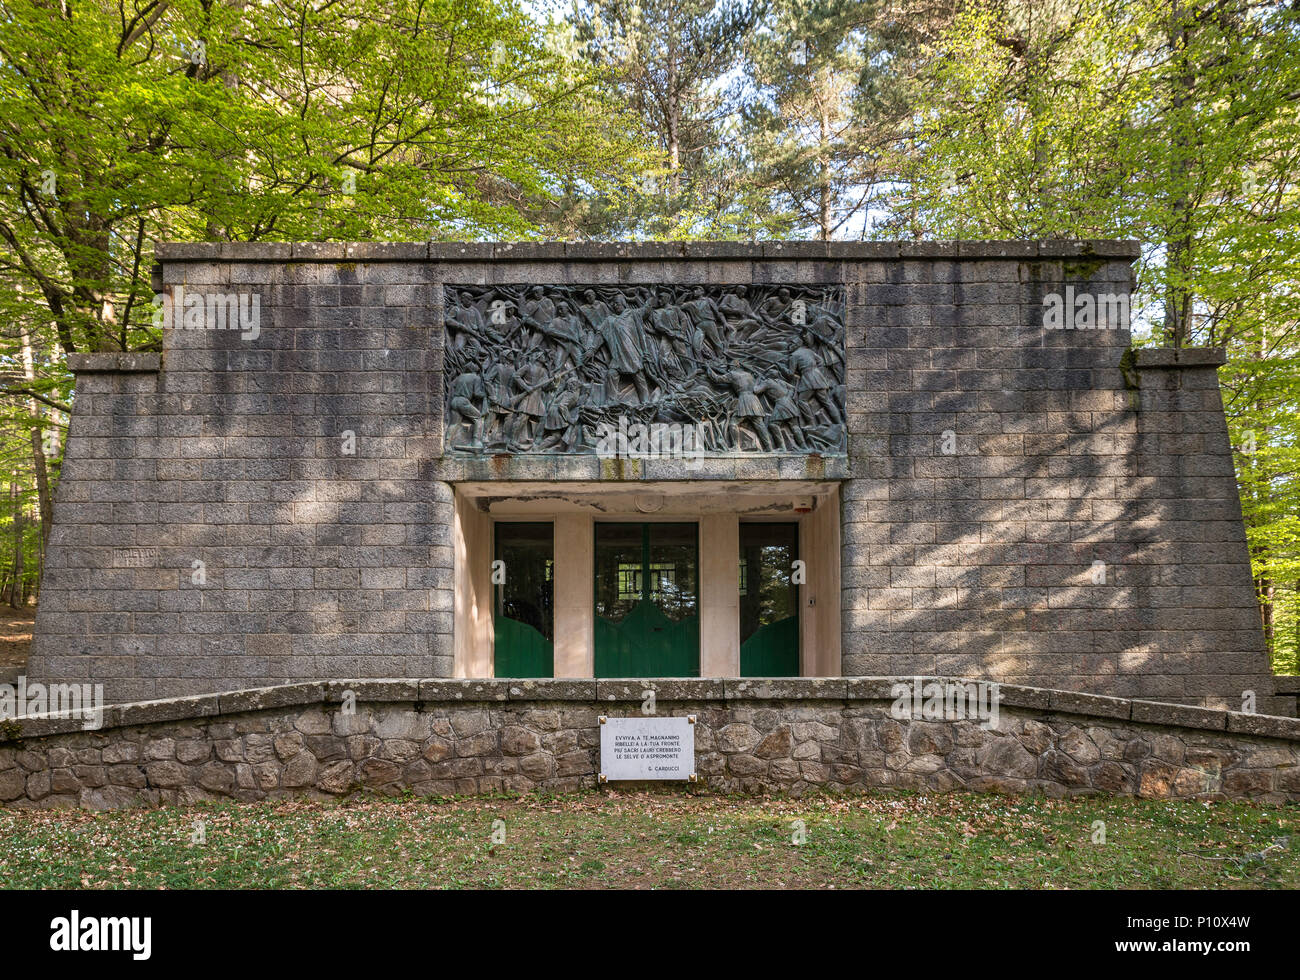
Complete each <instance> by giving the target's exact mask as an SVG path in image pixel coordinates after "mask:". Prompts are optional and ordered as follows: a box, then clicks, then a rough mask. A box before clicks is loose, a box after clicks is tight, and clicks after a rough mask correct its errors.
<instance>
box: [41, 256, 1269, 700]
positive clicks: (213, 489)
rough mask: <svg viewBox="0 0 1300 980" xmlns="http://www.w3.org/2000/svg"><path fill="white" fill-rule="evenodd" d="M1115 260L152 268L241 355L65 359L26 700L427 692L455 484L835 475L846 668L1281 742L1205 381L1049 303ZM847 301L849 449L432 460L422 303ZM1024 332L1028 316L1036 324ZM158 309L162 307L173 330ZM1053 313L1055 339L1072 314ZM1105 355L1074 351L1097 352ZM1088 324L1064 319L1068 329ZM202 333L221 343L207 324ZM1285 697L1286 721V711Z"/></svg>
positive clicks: (1202, 355)
mask: <svg viewBox="0 0 1300 980" xmlns="http://www.w3.org/2000/svg"><path fill="white" fill-rule="evenodd" d="M1136 254H1137V252H1136V247H1135V246H1134V245H1133V244H1132V243H1115V242H1109V243H1106V242H1102V243H1069V242H1061V243H955V244H938V243H932V244H920V245H911V246H909V245H902V246H900V245H896V244H895V245H885V244H839V243H831V244H829V245H827V244H820V243H770V244H764V245H730V244H724V243H703V244H689V245H680V244H679V245H619V246H615V245H590V244H579V245H533V244H522V245H507V244H497V245H492V244H481V245H467V244H450V245H444V244H437V243H432V244H413V245H405V244H393V245H311V244H308V245H299V244H294V245H287V244H285V245H230V244H221V245H217V244H194V245H186V244H172V245H160V246H159V247H158V252H157V258H158V260H159V267H158V270H157V275H156V282H155V288H157V289H158V290H159V291H160V292H165V294H166V295H167V296H168V297H170V298H171V299H172V300H176V299H178V297H177V294H176V292H175V290H176V287H180V288H181V289H182V290H184V291H187V292H188V293H189V295H190V296H191V298H193V297H194V296H211V295H212V294H216V293H220V294H222V295H223V296H225V297H229V296H232V295H233V296H235V297H236V301H235V304H234V305H233V306H231V307H230V308H228V310H227V312H229V310H230V309H233V310H236V311H238V310H239V309H241V307H240V306H239V303H240V301H241V300H240V298H241V297H242V302H243V306H242V309H243V310H244V311H245V312H250V311H251V308H252V307H251V302H252V300H253V298H254V297H256V302H257V304H258V305H257V306H256V310H257V316H258V322H257V325H256V327H255V328H254V329H247V328H245V327H242V326H241V328H240V329H232V328H231V327H230V324H229V323H228V322H226V323H222V324H215V325H214V323H213V321H212V312H213V311H212V310H211V309H210V308H209V309H205V311H204V314H203V315H204V316H206V317H207V319H206V320H205V321H204V327H205V328H204V329H193V328H186V326H185V323H184V321H183V318H182V320H181V321H180V322H179V326H178V327H177V326H171V325H169V326H168V328H167V329H166V330H165V331H164V336H163V345H162V353H161V354H160V355H81V356H76V357H73V358H72V359H71V363H72V366H73V368H74V370H76V371H77V393H76V404H75V411H74V414H73V419H72V426H71V431H70V437H69V442H68V446H67V455H66V460H65V463H64V469H63V478H62V481H61V483H60V486H59V489H58V495H57V498H56V504H55V527H54V530H53V533H52V536H51V541H50V549H49V558H48V562H47V568H46V571H45V579H44V582H43V586H42V599H41V607H40V613H39V617H38V622H37V628H36V637H35V640H34V644H33V651H32V658H31V663H30V666H29V670H28V673H29V675H31V676H32V677H33V678H35V679H37V680H43V681H59V682H86V681H94V682H97V683H103V684H105V687H106V691H107V694H108V697H109V698H110V700H113V701H127V700H138V699H143V698H152V697H164V696H179V695H190V694H203V693H208V692H213V691H222V690H232V689H237V688H244V687H250V686H257V685H265V684H279V683H288V682H299V681H314V680H323V679H331V678H339V677H357V678H379V677H439V676H450V675H451V674H452V673H453V670H454V664H453V642H452V634H453V628H454V626H453V606H454V603H453V586H452V565H453V542H452V539H451V535H452V513H453V495H452V486H453V485H454V484H455V483H456V482H458V481H460V480H470V479H472V480H476V481H485V480H502V481H510V480H520V479H530V480H555V481H565V480H587V481H592V480H611V481H626V480H629V479H632V480H636V479H641V480H645V479H669V480H672V479H687V478H707V479H713V480H725V479H739V478H745V479H770V480H779V479H789V478H792V477H796V476H802V475H805V474H807V473H810V472H815V473H816V474H817V477H818V478H819V479H827V478H830V479H841V480H842V482H841V484H840V497H841V501H842V545H843V546H842V553H841V554H840V555H839V556H807V557H808V560H810V561H811V560H828V561H835V560H838V561H840V563H841V582H842V586H843V591H842V596H841V610H840V612H841V620H842V624H843V636H842V649H843V659H842V673H844V674H846V675H885V674H943V675H956V674H961V675H966V676H977V677H986V678H990V679H994V680H1001V681H1007V682H1017V683H1025V684H1033V685H1041V686H1045V687H1054V688H1063V689H1071V690H1077V691H1086V692H1093V693H1099V694H1110V695H1117V696H1123V697H1139V698H1151V699H1157V700H1164V701H1174V702H1183V703H1188V704H1202V705H1210V706H1218V707H1231V708H1241V707H1242V705H1243V703H1244V702H1243V697H1244V696H1245V692H1253V693H1254V696H1255V697H1256V698H1257V708H1258V710H1260V711H1270V710H1272V711H1279V712H1280V711H1285V710H1286V708H1285V705H1286V704H1287V702H1285V701H1281V700H1274V699H1273V690H1272V686H1271V684H1272V682H1271V678H1270V676H1269V672H1268V664H1267V659H1266V657H1265V655H1264V649H1263V639H1262V634H1261V631H1260V629H1259V621H1258V614H1257V613H1256V611H1255V603H1254V597H1253V591H1252V589H1251V584H1250V576H1249V561H1248V556H1247V553H1246V550H1245V539H1244V532H1243V530H1242V525H1241V516H1240V510H1239V506H1238V504H1237V499H1236V491H1235V485H1234V481H1233V476H1232V461H1231V455H1230V449H1229V446H1228V443H1227V431H1226V427H1225V424H1224V420H1223V413H1222V408H1221V404H1220V401H1219V393H1218V387H1217V381H1216V378H1215V364H1216V360H1215V356H1214V354H1213V352H1209V353H1206V352H1182V353H1181V356H1179V357H1175V356H1174V355H1173V354H1172V353H1171V352H1140V353H1139V354H1138V355H1137V356H1135V355H1133V354H1132V353H1130V352H1129V331H1128V323H1127V321H1126V319H1124V318H1120V317H1117V316H1116V315H1115V313H1114V311H1113V310H1112V311H1110V312H1109V313H1107V312H1104V311H1102V310H1100V309H1098V310H1094V311H1093V313H1094V315H1093V320H1092V322H1090V323H1088V324H1086V326H1087V328H1086V329H1049V328H1048V327H1047V326H1045V321H1044V317H1045V311H1047V310H1048V309H1049V308H1050V304H1051V297H1052V296H1053V295H1054V294H1055V295H1058V296H1069V297H1070V298H1071V299H1073V298H1074V297H1075V296H1088V297H1093V298H1097V297H1105V296H1115V295H1120V294H1125V295H1126V294H1127V293H1128V291H1129V290H1130V289H1131V288H1132V270H1131V262H1132V260H1133V258H1134V257H1136ZM491 282H502V283H518V282H536V283H542V284H546V283H555V284H582V283H595V284H601V283H603V284H617V283H656V282H666V283H713V284H737V283H754V282H761V283H782V282H801V283H842V284H843V285H844V287H845V293H846V299H847V309H846V313H845V323H846V334H847V338H846V355H847V402H848V405H847V408H848V419H849V426H848V427H849V452H848V454H847V456H846V457H843V458H839V459H825V458H818V459H816V460H810V459H807V458H789V457H780V456H760V455H758V454H753V453H748V454H743V455H740V456H736V457H727V458H716V459H711V460H708V461H706V464H705V465H704V466H703V467H699V468H695V469H693V470H692V471H690V472H686V471H683V470H682V469H681V468H680V467H676V468H675V467H674V466H673V462H674V461H671V460H669V461H653V462H650V463H647V464H646V465H644V466H641V467H637V468H634V469H632V470H623V469H619V470H616V471H611V470H610V469H609V468H607V467H604V468H602V467H601V465H600V461H599V460H598V459H596V458H595V457H577V458H569V459H548V458H545V457H515V458H496V459H493V458H485V459H478V460H475V459H464V458H456V457H452V456H444V455H443V447H442V431H443V418H442V411H443V409H442V405H443V394H442V384H443V382H442V377H443V374H442V344H443V325H442V311H441V303H442V295H443V285H444V284H446V283H491ZM1045 301H1046V303H1047V305H1045ZM178 309H179V311H180V312H181V313H182V314H183V313H184V311H185V306H184V303H183V301H182V302H181V305H180V307H179V308H178ZM1067 312H1069V311H1067ZM1098 320H1100V321H1101V326H1102V327H1103V329H1097V328H1096V327H1097V325H1098V324H1097V321H1098ZM1071 325H1072V326H1076V327H1077V326H1078V324H1077V323H1076V324H1071ZM215 327H220V329H217V328H215ZM1292 700H1293V699H1292Z"/></svg>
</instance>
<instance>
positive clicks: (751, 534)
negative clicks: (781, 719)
mask: <svg viewBox="0 0 1300 980" xmlns="http://www.w3.org/2000/svg"><path fill="white" fill-rule="evenodd" d="M798 557H799V525H798V524H776V523H766V522H761V523H760V522H748V523H745V522H742V523H741V525H740V675H741V676H742V677H798V676H799V586H798V583H797V582H796V581H795V576H794V563H795V561H796V559H797V558H798Z"/></svg>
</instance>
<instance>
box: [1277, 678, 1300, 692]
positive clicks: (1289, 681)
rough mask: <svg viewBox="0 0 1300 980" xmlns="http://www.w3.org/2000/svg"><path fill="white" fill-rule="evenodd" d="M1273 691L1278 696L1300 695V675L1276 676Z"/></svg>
mask: <svg viewBox="0 0 1300 980" xmlns="http://www.w3.org/2000/svg"><path fill="white" fill-rule="evenodd" d="M1273 690H1274V691H1275V692H1276V693H1278V694H1300V675H1296V674H1274V675H1273Z"/></svg>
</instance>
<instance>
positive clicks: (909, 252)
mask: <svg viewBox="0 0 1300 980" xmlns="http://www.w3.org/2000/svg"><path fill="white" fill-rule="evenodd" d="M1140 254H1141V245H1140V243H1139V242H1136V241H1131V240H1128V241H1125V240H1074V239H1070V240H1065V239H1053V240H1049V241H1041V242H1030V241H957V242H931V241H905V242H158V243H157V244H156V245H155V246H154V257H155V260H156V261H158V262H556V261H564V262H637V261H640V262H647V261H649V262H663V261H687V262H690V261H701V262H709V261H713V262H716V261H727V260H738V261H749V262H753V261H764V262H778V261H801V260H802V261H831V262H836V261H839V262H845V261H848V262H852V261H881V260H890V259H949V260H954V259H1014V260H1024V259H1129V260H1133V259H1136V258H1138V257H1139V255H1140Z"/></svg>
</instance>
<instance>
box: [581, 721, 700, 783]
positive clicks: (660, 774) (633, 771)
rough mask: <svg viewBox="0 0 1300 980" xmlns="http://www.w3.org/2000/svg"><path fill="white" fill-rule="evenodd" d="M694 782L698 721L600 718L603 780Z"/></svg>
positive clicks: (601, 774)
mask: <svg viewBox="0 0 1300 980" xmlns="http://www.w3.org/2000/svg"><path fill="white" fill-rule="evenodd" d="M611 779H688V780H691V781H694V780H695V718H694V716H691V717H689V718H605V717H602V718H601V719H600V781H601V782H602V783H603V782H607V781H609V780H611Z"/></svg>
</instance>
